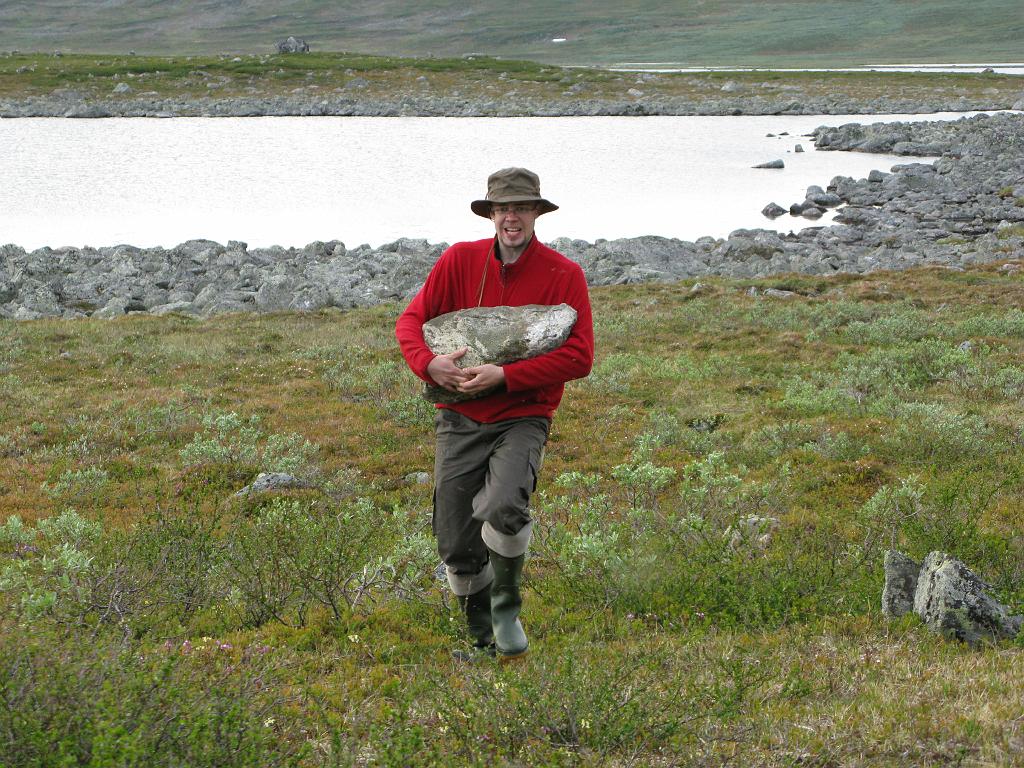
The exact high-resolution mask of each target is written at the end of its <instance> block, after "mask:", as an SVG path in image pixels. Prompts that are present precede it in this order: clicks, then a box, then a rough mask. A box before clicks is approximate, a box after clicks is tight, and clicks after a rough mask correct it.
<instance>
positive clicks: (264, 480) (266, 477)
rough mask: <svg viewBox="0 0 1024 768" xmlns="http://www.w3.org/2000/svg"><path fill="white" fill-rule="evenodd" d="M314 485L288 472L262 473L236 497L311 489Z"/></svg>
mask: <svg viewBox="0 0 1024 768" xmlns="http://www.w3.org/2000/svg"><path fill="white" fill-rule="evenodd" d="M311 487H312V483H310V482H308V481H307V480H302V479H300V478H298V477H295V476H294V475H290V474H288V473H287V472H260V473H259V474H258V475H257V476H256V479H255V480H253V481H252V483H251V484H250V485H247V486H245V488H243V489H242V490H240V491H238V492H237V493H236V494H235V496H248V495H249V494H252V493H268V492H270V491H284V490H289V489H293V488H311Z"/></svg>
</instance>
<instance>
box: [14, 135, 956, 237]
mask: <svg viewBox="0 0 1024 768" xmlns="http://www.w3.org/2000/svg"><path fill="white" fill-rule="evenodd" d="M955 117H959V115H927V116H912V115H902V116H900V115H893V116H869V117H864V116H861V117H858V116H835V115H831V116H810V117H806V116H805V117H795V116H783V117H643V118H639V117H631V118H619V117H570V118H504V119H498V118H423V117H410V118H369V117H365V118H360V117H349V118H334V117H278V118H208V119H204V118H178V119H172V120H157V119H109V120H68V119H60V118H57V119H18V120H0V173H2V178H3V180H4V181H3V184H0V243H16V244H18V245H21V246H23V247H26V248H37V247H40V246H43V245H50V246H54V247H57V246H62V245H75V246H81V245H92V246H104V245H114V244H118V243H131V244H133V245H138V246H146V247H149V246H157V245H162V246H165V247H170V246H173V245H176V244H177V243H180V242H182V241H184V240H187V239H190V238H209V239H212V240H217V241H219V242H222V243H226V242H227V241H228V240H242V241H245V242H247V243H248V244H249V245H250V247H262V246H267V245H272V244H279V245H285V246H293V245H295V246H301V245H304V244H306V243H308V242H311V241H313V240H334V239H337V240H342V241H344V242H345V243H346V244H347V245H349V246H350V247H352V246H355V245H358V244H360V243H370V244H371V245H374V246H377V245H380V244H382V243H385V242H389V241H391V240H394V239H396V238H398V237H416V238H426V239H428V240H430V241H433V242H440V241H445V242H454V241H456V240H464V239H471V238H478V237H486V236H487V235H488V234H489V233H492V232H493V230H491V229H490V223H489V222H488V221H487V220H485V219H481V218H479V217H477V216H474V215H473V214H472V213H471V212H470V210H469V202H470V200H472V199H474V198H477V197H482V196H483V194H484V192H485V188H484V187H485V179H486V177H487V174H488V173H490V172H491V171H493V170H496V169H498V168H501V167H504V166H509V165H524V166H526V167H528V168H531V169H533V170H535V171H536V172H538V173H539V174H540V177H541V181H542V191H543V192H544V194H545V195H546V196H547V197H548V198H549V199H551V200H553V201H554V202H556V203H557V204H559V205H560V206H562V209H561V210H559V211H557V212H555V213H552V214H549V215H547V216H545V217H544V218H543V219H541V221H540V222H539V224H538V228H537V231H538V234H539V235H540V237H541V238H542V239H544V240H550V239H553V238H555V237H559V236H568V237H576V238H582V239H586V240H590V241H593V240H594V239H596V238H609V239H611V238H617V237H631V236H637V235H647V234H654V235H663V236H668V237H679V238H683V239H686V240H695V239H696V238H698V237H700V236H702V235H712V236H715V237H724V236H726V235H727V234H728V233H729V232H730V231H732V230H734V229H737V228H741V227H765V228H777V229H779V230H781V231H788V230H790V229H798V228H800V227H803V226H814V225H816V224H817V225H820V224H821V223H822V221H827V219H825V220H822V221H819V222H808V221H806V220H803V219H795V218H791V217H789V216H785V217H783V218H781V219H777V220H776V221H775V222H774V224H773V223H772V222H771V221H769V220H768V219H766V218H764V217H763V216H761V214H760V210H761V208H763V207H764V206H765V205H766V204H767V203H769V202H771V201H775V202H777V203H779V204H780V205H782V206H784V207H788V206H789V205H790V204H791V203H793V202H797V201H800V200H802V199H803V197H804V192H805V190H806V188H807V187H808V186H809V185H811V184H818V185H821V186H823V187H824V186H825V185H827V184H828V182H829V180H830V179H831V178H832V177H833V176H835V175H838V174H842V175H847V176H854V177H858V178H860V177H864V176H866V175H867V174H868V172H869V171H871V170H872V169H874V168H880V169H883V170H888V169H889V167H890V166H891V165H893V164H895V163H900V162H912V161H913V160H908V159H906V158H897V157H892V156H885V155H865V154H856V153H846V152H816V151H814V145H813V144H812V143H811V142H810V141H809V140H808V139H807V138H805V137H801V135H800V134H804V133H807V132H809V131H811V130H813V129H814V128H815V127H817V126H819V125H823V124H825V125H840V124H842V123H846V122H851V121H857V122H878V121H882V120H885V121H891V120H899V119H903V120H909V119H943V118H945V119H951V118H955ZM769 133H772V134H775V136H774V137H769V136H767V135H766V134H769ZM781 133H788V134H789V135H788V136H780V135H779V134H781ZM797 144H802V145H803V147H804V149H805V150H806V151H805V152H803V153H797V152H795V147H796V145H797ZM776 158H781V159H783V160H784V161H785V163H786V168H785V169H784V170H755V169H752V168H751V166H752V165H755V164H757V163H762V162H765V161H768V160H773V159H776Z"/></svg>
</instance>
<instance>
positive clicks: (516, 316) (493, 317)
mask: <svg viewBox="0 0 1024 768" xmlns="http://www.w3.org/2000/svg"><path fill="white" fill-rule="evenodd" d="M575 324H576V310H575V309H573V308H572V307H570V306H569V305H568V304H558V305H557V306H545V305H541V304H527V305H525V306H522V307H475V308H473V309H460V310H459V311H457V312H449V313H447V314H445V315H438V316H437V317H435V318H434V319H432V320H428V321H427V322H425V323H424V324H423V339H424V340H425V341H426V342H427V346H428V347H430V350H431V351H432V352H433V353H434V354H435V355H447V354H449V353H451V352H455V351H456V350H459V349H462V348H463V347H468V351H467V352H466V354H465V355H463V356H462V357H461V358H460V359H459V360H458V361H457V364H458V366H459V367H460V368H472V367H473V366H476V365H483V364H484V363H493V364H494V365H505V364H506V363H512V362H515V361H516V360H526V359H528V358H531V357H537V356H538V355H542V354H544V353H545V352H551V351H553V350H555V349H558V348H559V347H560V346H562V345H563V344H564V343H565V340H566V339H568V338H569V334H570V333H571V332H572V328H573V326H574V325H575ZM484 394H490V392H487V393H484ZM423 396H424V397H425V398H426V399H427V400H429V401H430V402H432V403H459V402H463V401H465V400H471V399H473V398H472V397H470V396H469V395H463V394H461V393H456V392H449V391H448V390H446V389H444V388H442V387H438V386H436V385H432V384H428V385H426V386H425V387H424V392H423ZM482 396H483V395H478V396H477V397H482Z"/></svg>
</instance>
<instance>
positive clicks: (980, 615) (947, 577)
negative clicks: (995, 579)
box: [914, 552, 1024, 645]
mask: <svg viewBox="0 0 1024 768" xmlns="http://www.w3.org/2000/svg"><path fill="white" fill-rule="evenodd" d="M987 586H988V585H987V584H985V582H984V581H982V580H981V579H980V578H979V577H978V576H977V575H976V574H975V573H974V572H973V571H971V570H970V569H969V568H968V567H967V566H966V565H964V564H963V563H962V562H961V561H959V560H957V559H956V558H955V557H952V556H950V555H947V554H946V553H944V552H932V553H930V554H929V555H928V556H927V557H926V558H925V559H924V563H923V564H922V565H921V572H920V574H919V576H918V578H917V589H916V591H915V592H914V612H915V613H916V614H917V615H918V616H920V617H921V619H922V620H923V621H924V623H925V624H927V625H928V627H929V628H930V629H932V630H933V631H935V632H938V633H940V634H943V635H945V636H947V637H954V638H956V639H957V640H961V641H963V642H966V643H970V644H972V645H973V644H975V643H978V642H980V641H983V640H1002V639H1012V638H1014V637H1016V636H1017V634H1018V633H1019V632H1020V629H1021V624H1022V623H1024V617H1022V616H1011V615H1010V611H1009V609H1008V608H1007V607H1006V606H1005V605H1002V604H1001V603H998V602H996V601H995V600H994V599H992V598H991V597H990V596H989V595H987V594H986V593H985V589H986V587H987Z"/></svg>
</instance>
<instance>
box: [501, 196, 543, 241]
mask: <svg viewBox="0 0 1024 768" xmlns="http://www.w3.org/2000/svg"><path fill="white" fill-rule="evenodd" d="M491 221H493V222H494V231H495V232H496V233H497V235H498V242H499V243H501V244H502V245H503V246H505V247H506V248H511V249H519V248H523V247H525V245H526V244H527V243H528V242H530V238H531V237H533V225H534V223H535V222H536V221H537V204H536V203H495V204H494V205H492V206H491Z"/></svg>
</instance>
